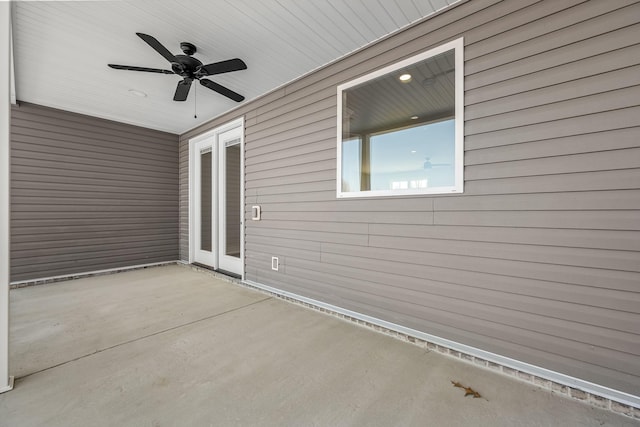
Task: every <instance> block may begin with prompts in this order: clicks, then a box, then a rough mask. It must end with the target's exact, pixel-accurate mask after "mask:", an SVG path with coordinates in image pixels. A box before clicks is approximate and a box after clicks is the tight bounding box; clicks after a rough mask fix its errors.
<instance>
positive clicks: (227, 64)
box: [198, 58, 247, 76]
mask: <svg viewBox="0 0 640 427" xmlns="http://www.w3.org/2000/svg"><path fill="white" fill-rule="evenodd" d="M246 69H247V64H245V63H244V61H243V60H242V59H239V58H234V59H228V60H226V61H220V62H214V63H213V64H207V65H203V66H201V67H200V69H199V70H198V71H199V72H201V74H202V75H205V76H212V75H214V74H222V73H229V72H231V71H239V70H246Z"/></svg>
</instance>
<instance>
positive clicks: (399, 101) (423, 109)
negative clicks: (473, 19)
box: [337, 39, 464, 197]
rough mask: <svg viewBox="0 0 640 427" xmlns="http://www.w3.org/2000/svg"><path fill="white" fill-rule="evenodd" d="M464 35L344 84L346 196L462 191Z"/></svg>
mask: <svg viewBox="0 0 640 427" xmlns="http://www.w3.org/2000/svg"><path fill="white" fill-rule="evenodd" d="M462 48H463V41H462V39H457V40H454V41H452V42H449V43H447V44H445V45H442V46H440V47H437V48H435V49H431V50H429V51H427V52H423V53H421V54H419V55H416V56H414V57H412V58H409V59H406V60H404V61H401V62H399V63H397V64H393V65H391V66H388V67H386V68H383V69H381V70H378V71H375V72H373V73H370V74H367V75H365V76H362V77H360V78H358V79H356V80H353V81H351V82H348V83H345V84H343V85H340V86H338V156H337V157H338V183H337V195H338V197H373V196H394V195H412V194H442V193H461V192H462V190H463V153H464V147H463V123H464V118H463V111H464V105H463V93H464V90H463V75H464V74H463V69H462V67H463V54H462Z"/></svg>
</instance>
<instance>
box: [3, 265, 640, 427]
mask: <svg viewBox="0 0 640 427" xmlns="http://www.w3.org/2000/svg"><path fill="white" fill-rule="evenodd" d="M10 318H11V331H10V333H11V335H10V363H11V373H12V374H13V375H15V376H16V383H15V389H14V390H13V391H11V392H8V393H5V394H1V395H0V425H1V426H11V427H22V426H47V427H53V426H66V427H69V426H83V427H84V426H414V425H415V426H603V425H606V426H638V425H639V424H640V423H638V422H637V421H634V420H632V419H630V418H627V417H624V416H621V415H617V414H614V413H611V412H607V411H604V410H600V409H596V408H593V407H591V406H588V405H585V404H582V403H579V402H575V401H572V400H569V399H567V398H564V397H561V396H557V395H554V394H552V393H550V392H548V391H545V390H542V389H538V388H536V387H534V386H531V385H529V384H525V383H520V382H518V381H516V380H514V379H511V378H509V377H506V376H503V375H500V374H496V373H494V372H491V371H489V370H486V369H483V368H480V367H477V366H474V365H471V364H466V363H464V362H461V361H459V360H455V359H451V358H448V357H446V356H443V355H441V354H438V353H435V352H428V351H427V350H425V349H423V348H420V347H417V346H414V345H411V344H408V343H404V342H401V341H398V340H395V339H393V338H391V337H388V336H385V335H383V334H379V333H376V332H374V331H370V330H368V329H365V328H361V327H358V326H357V325H354V324H351V323H348V322H345V321H342V320H340V319H337V318H334V317H331V316H328V315H324V314H321V313H317V312H315V311H312V310H309V309H306V308H304V307H301V306H298V305H295V304H290V303H287V302H285V301H281V300H279V299H276V298H272V297H269V296H268V295H265V294H262V293H260V292H257V291H253V290H250V289H245V288H243V287H241V286H238V285H235V284H231V283H228V282H226V281H222V280H219V279H216V278H214V277H213V276H212V275H211V274H209V273H207V272H201V271H195V270H193V269H191V268H189V267H185V266H179V265H171V266H164V267H156V268H149V269H144V270H136V271H130V272H126V273H118V274H113V275H106V276H97V277H91V278H85V279H78V280H72V281H67V282H60V283H53V284H47V285H41V286H33V287H27V288H21V289H14V290H12V291H11V312H10ZM451 381H459V382H460V383H462V384H464V385H467V386H470V387H472V388H473V389H475V390H476V391H478V392H480V393H481V394H482V396H483V397H484V398H481V399H473V398H471V397H465V396H464V391H463V390H462V389H460V388H455V387H453V386H452V384H451Z"/></svg>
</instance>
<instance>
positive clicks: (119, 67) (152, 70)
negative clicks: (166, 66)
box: [108, 64, 173, 74]
mask: <svg viewBox="0 0 640 427" xmlns="http://www.w3.org/2000/svg"><path fill="white" fill-rule="evenodd" d="M108 65H109V67H111V68H114V69H116V70H129V71H146V72H148V73H160V74H173V71H171V70H161V69H159V68H146V67H135V66H133V65H117V64H108Z"/></svg>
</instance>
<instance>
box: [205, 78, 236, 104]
mask: <svg viewBox="0 0 640 427" xmlns="http://www.w3.org/2000/svg"><path fill="white" fill-rule="evenodd" d="M200 84H201V85H202V86H205V87H208V88H209V89H211V90H213V91H215V92H218V93H219V94H220V95H224V96H226V97H227V98H230V99H233V100H234V101H236V102H241V101H244V96H242V95H240V94H239V93H236V92H234V91H232V90H231V89H228V88H226V87H224V86H221V85H219V84H218V83H215V82H212V81H211V80H208V79H202V80H200Z"/></svg>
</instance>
